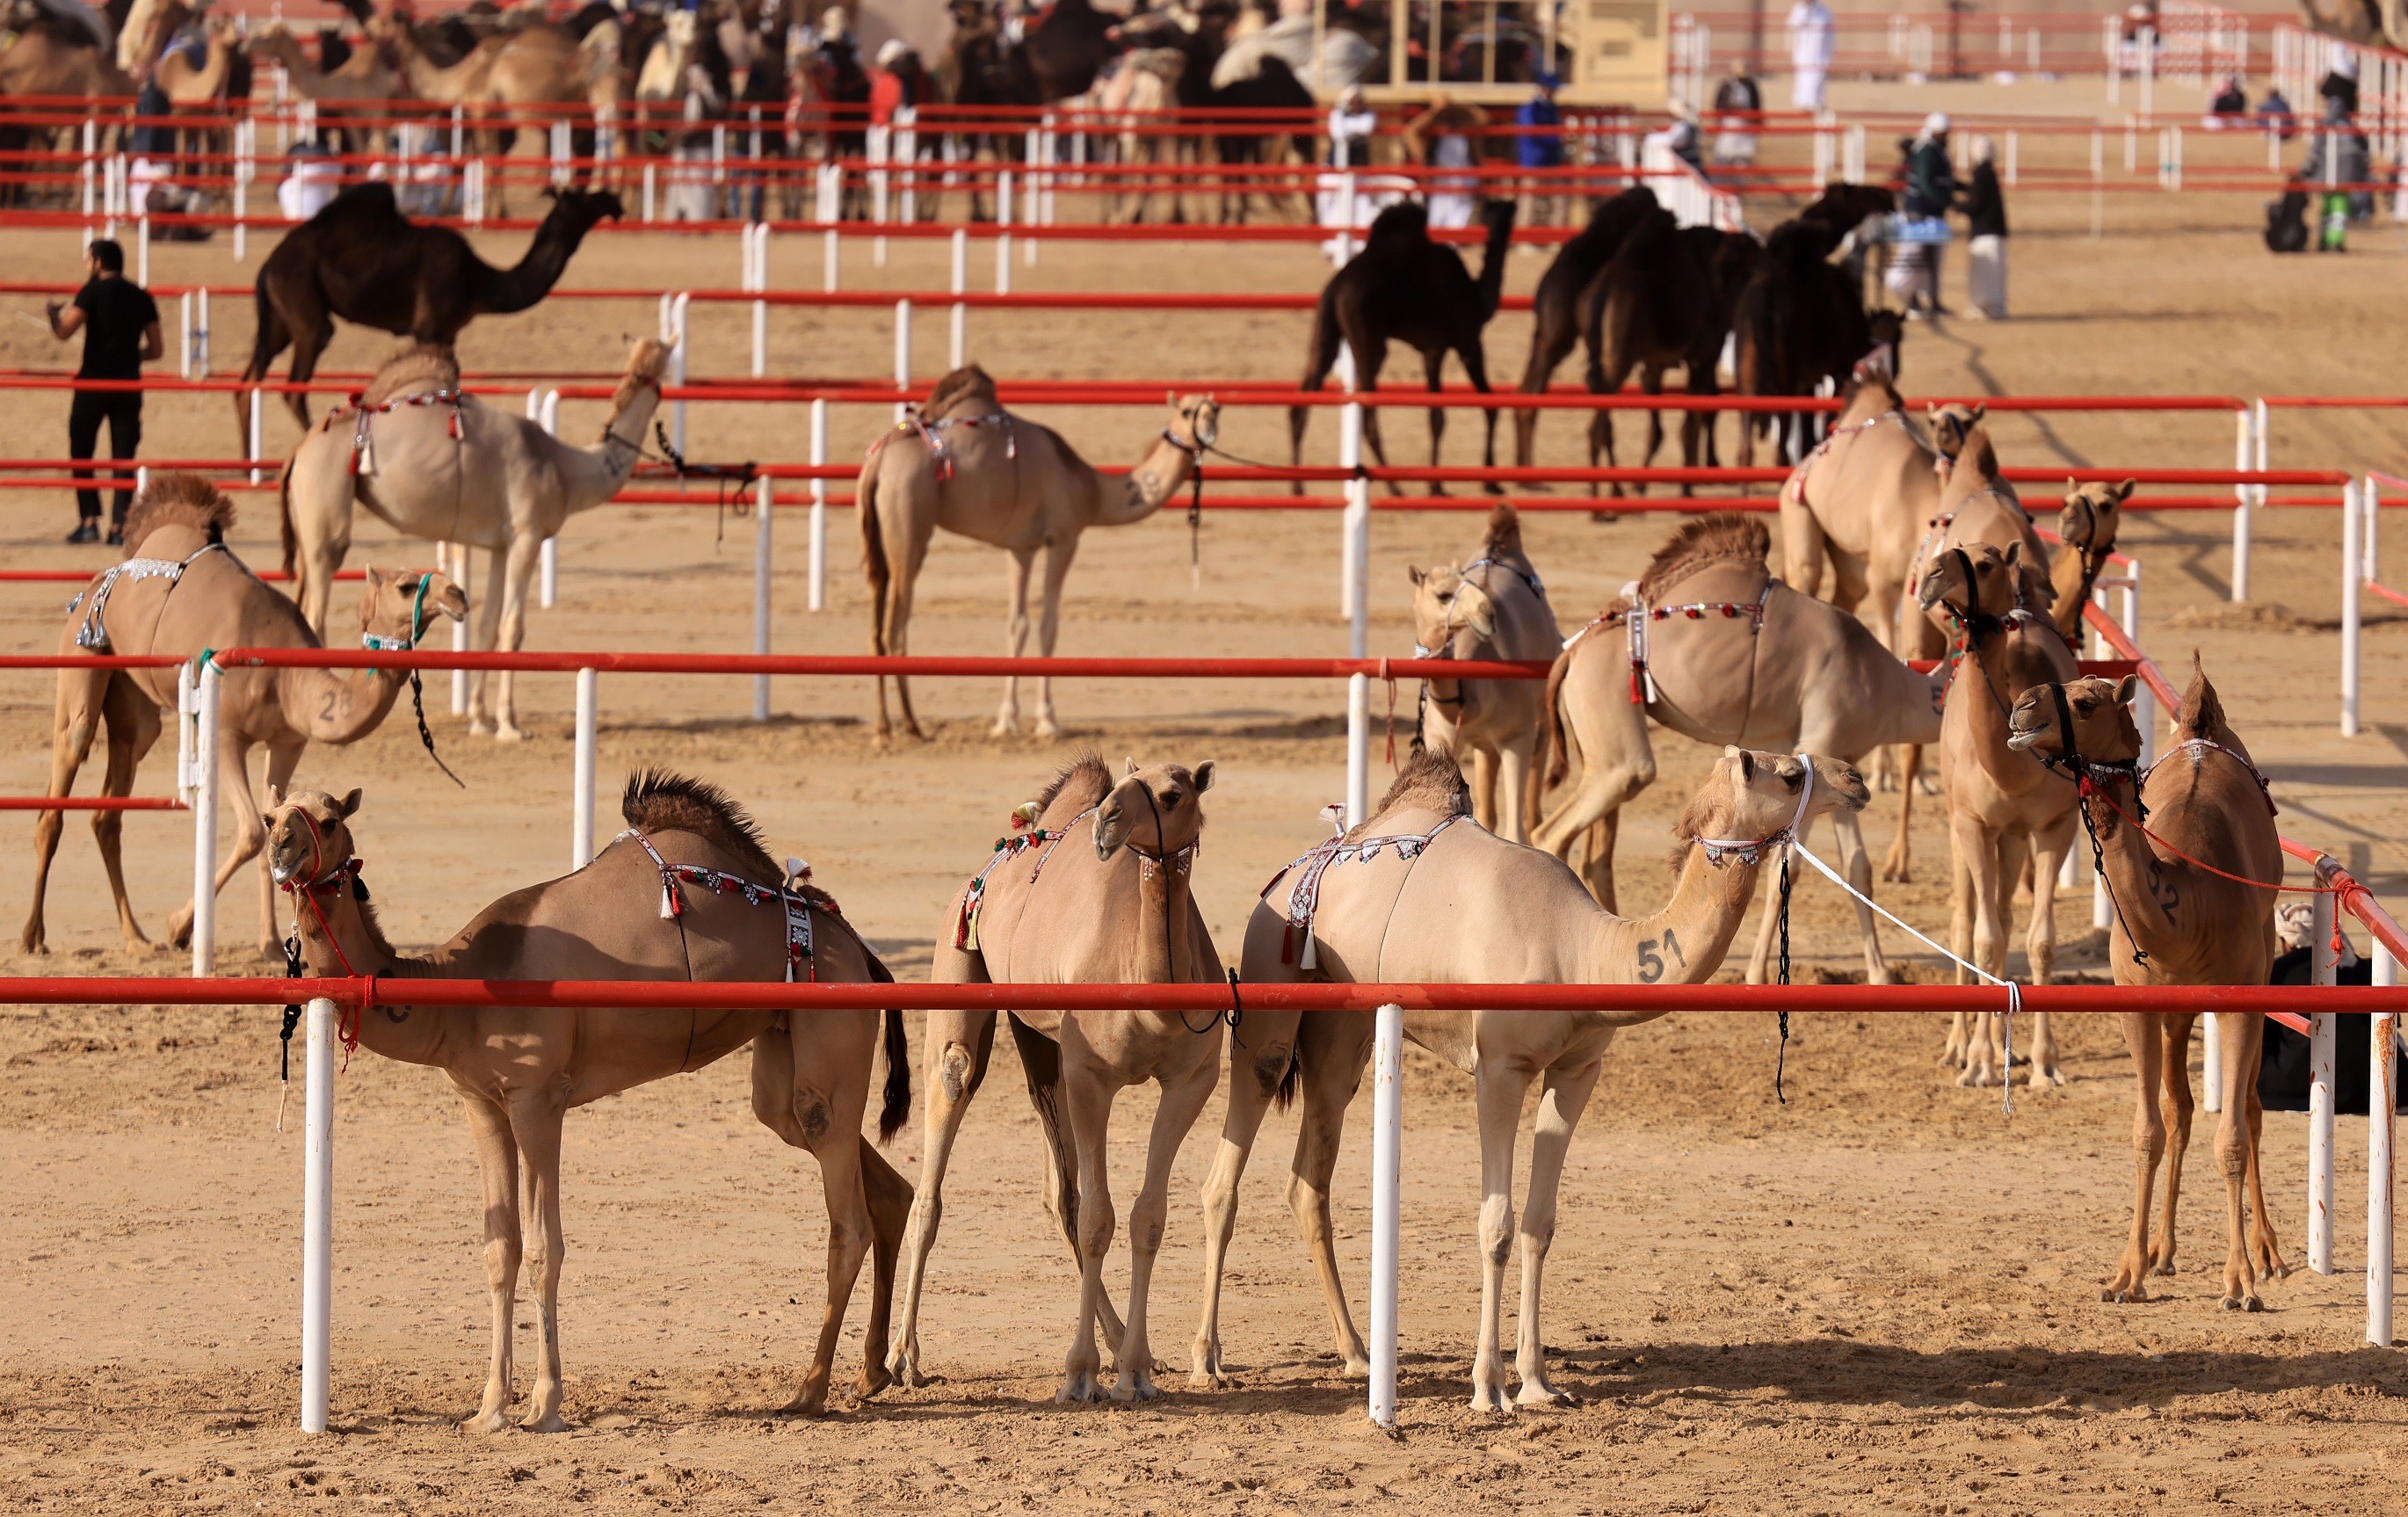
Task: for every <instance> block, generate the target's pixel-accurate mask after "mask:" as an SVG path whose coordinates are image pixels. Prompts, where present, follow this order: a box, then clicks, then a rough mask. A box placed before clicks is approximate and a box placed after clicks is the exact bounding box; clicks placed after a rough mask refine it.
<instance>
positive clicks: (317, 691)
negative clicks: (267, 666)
mask: <svg viewBox="0 0 2408 1517" xmlns="http://www.w3.org/2000/svg"><path fill="white" fill-rule="evenodd" d="M401 686H402V677H401V675H400V674H398V673H397V672H395V671H394V670H391V669H279V670H278V671H277V705H278V707H279V709H280V710H281V711H282V713H283V716H284V721H285V723H286V724H287V725H289V726H290V727H292V728H293V730H294V731H295V732H301V733H306V734H308V738H309V740H310V741H311V742H313V743H352V742H357V741H359V740H360V739H361V738H362V737H366V736H367V735H368V734H369V733H371V732H374V731H375V730H376V729H377V727H378V725H379V724H380V723H382V722H383V721H384V719H385V717H386V716H387V715H388V714H389V713H390V712H391V711H392V710H393V703H394V696H396V695H398V694H400V693H401Z"/></svg>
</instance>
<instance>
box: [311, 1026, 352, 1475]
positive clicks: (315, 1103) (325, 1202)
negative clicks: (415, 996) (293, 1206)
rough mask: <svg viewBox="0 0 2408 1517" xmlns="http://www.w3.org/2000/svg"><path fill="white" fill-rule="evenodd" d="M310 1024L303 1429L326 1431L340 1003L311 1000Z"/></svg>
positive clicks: (333, 1235) (333, 1236)
mask: <svg viewBox="0 0 2408 1517" xmlns="http://www.w3.org/2000/svg"><path fill="white" fill-rule="evenodd" d="M361 1014H362V1015H366V1012H365V1011H363V1012H362V1013H361ZM308 1023H309V1043H308V1053H307V1054H306V1056H305V1058H304V1064H303V1075H304V1085H303V1090H302V1097H301V1099H302V1113H303V1115H302V1160H301V1177H302V1178H301V1431H303V1432H305V1433H322V1432H324V1431H325V1430H326V1388H327V1381H328V1380H329V1379H330V1378H331V1377H330V1375H329V1358H330V1352H331V1349H332V1343H331V1339H332V1338H333V1327H334V1324H333V1320H332V1319H333V1311H332V1306H333V1302H334V1297H335V1045H336V1043H337V1041H339V1039H338V1038H337V1036H336V1032H337V1023H336V1012H335V1003H334V1002H332V1001H330V1000H327V999H326V998H325V997H323V996H320V997H319V998H318V999H316V1000H313V1001H311V1002H310V1003H309V1007H308Z"/></svg>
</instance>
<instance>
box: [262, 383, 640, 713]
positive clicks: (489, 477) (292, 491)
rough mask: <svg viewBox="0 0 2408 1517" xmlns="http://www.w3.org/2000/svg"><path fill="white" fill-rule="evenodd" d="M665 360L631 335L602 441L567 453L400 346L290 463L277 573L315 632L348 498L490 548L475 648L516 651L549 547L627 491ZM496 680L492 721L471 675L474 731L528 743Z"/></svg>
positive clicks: (501, 680)
mask: <svg viewBox="0 0 2408 1517" xmlns="http://www.w3.org/2000/svg"><path fill="white" fill-rule="evenodd" d="M668 358H669V350H668V349H667V347H666V346H664V345H663V344H662V343H660V342H658V341H656V340H654V339H653V338H651V337H642V338H638V340H637V342H636V346H635V351H634V352H633V353H632V354H631V355H630V356H629V358H628V360H627V373H626V377H625V378H624V379H621V380H620V381H619V389H618V392H617V394H614V395H613V396H612V397H611V403H610V419H609V422H605V423H604V424H603V427H602V436H601V440H600V441H599V443H598V444H597V445H596V446H595V447H592V448H575V447H571V446H570V445H568V444H567V443H565V442H563V441H561V440H560V439H559V438H557V437H555V436H552V434H551V433H549V432H546V431H545V430H544V429H543V427H542V426H541V424H540V423H538V422H531V421H528V420H527V419H525V418H524V417H522V416H513V415H511V414H510V413H509V411H506V410H500V409H497V408H494V407H491V406H487V405H485V404H484V403H483V402H481V401H480V400H478V399H477V398H476V397H475V396H474V395H469V394H462V393H461V390H460V369H459V365H458V364H457V363H456V362H455V361H454V360H453V358H452V351H451V350H450V349H448V348H429V347H416V346H411V347H405V348H404V349H403V350H402V351H401V352H400V353H399V354H398V355H396V356H395V357H394V359H393V360H392V361H391V362H389V363H387V364H386V365H384V366H383V367H382V368H380V369H379V370H378V371H377V376H376V378H375V379H372V380H371V381H369V384H368V387H367V390H366V392H365V393H364V394H363V395H362V397H361V400H360V403H359V404H358V405H357V406H353V407H337V408H335V409H334V410H331V411H329V412H328V413H327V414H326V416H325V418H324V419H323V420H322V421H321V422H319V423H318V425H317V426H316V427H315V428H313V429H312V430H311V431H310V432H309V433H308V435H307V436H304V437H303V438H302V439H301V443H300V446H298V447H297V448H295V449H294V451H293V456H292V457H291V458H290V459H289V460H287V461H286V463H285V465H284V566H285V568H286V569H287V571H289V572H291V573H292V574H294V577H295V583H294V593H295V595H294V598H295V599H297V600H298V601H299V602H300V605H301V608H302V610H303V612H304V614H305V615H307V616H308V619H309V623H310V624H311V625H312V626H322V625H323V624H324V622H325V616H326V598H327V595H328V594H329V593H330V592H331V589H332V587H333V584H334V580H335V571H336V570H337V569H339V568H341V567H342V565H343V555H344V554H345V553H347V552H349V551H351V505H352V502H353V501H354V500H356V501H357V502H358V503H359V504H361V505H363V506H366V508H368V509H369V510H370V511H372V512H374V513H375V514H376V515H377V516H379V517H381V518H382V519H383V520H384V521H385V522H387V523H388V524H390V525H391V526H393V527H394V529H395V530H397V531H400V532H403V533H407V534H409V536H411V537H425V538H427V539H429V540H431V541H436V542H456V543H464V544H466V545H467V546H469V547H471V548H482V549H484V550H486V570H485V583H486V585H487V586H489V587H491V588H489V589H488V591H487V594H486V596H485V604H484V607H483V608H482V610H481V612H480V615H479V616H478V618H477V624H476V627H475V638H474V641H475V645H476V647H478V648H479V649H494V648H498V649H504V650H508V651H517V649H518V648H519V646H520V644H521V643H522V642H523V641H524V640H525V637H526V606H527V582H528V580H530V579H532V578H533V577H534V574H535V569H536V564H537V561H538V556H539V553H540V551H541V549H542V547H543V540H544V539H545V538H546V537H556V536H558V535H559V532H560V529H561V527H562V526H563V524H564V523H566V522H567V520H568V518H569V517H571V516H573V515H575V514H576V513H577V512H579V511H584V510H591V509H593V508H595V507H596V506H601V505H605V504H607V503H608V502H609V499H610V497H611V496H613V495H615V494H618V493H619V489H620V487H621V486H622V485H624V484H625V483H626V482H627V477H628V475H629V474H631V473H632V472H633V471H634V469H635V466H636V458H637V456H638V454H639V453H641V452H642V451H643V447H644V428H645V426H646V425H647V424H648V423H650V422H651V421H652V411H653V410H654V408H657V407H658V406H659V404H660V399H661V371H662V370H663V369H664V368H666V367H667V365H668ZM496 591H497V592H498V594H496V593H495V592H496ZM496 680H497V682H498V684H499V687H500V691H499V694H498V695H496V696H495V700H494V703H493V708H492V714H491V715H490V716H489V715H488V714H487V708H486V691H485V679H484V675H483V673H482V672H481V671H480V672H479V673H477V674H474V675H472V676H471V677H470V680H469V698H468V727H469V730H470V731H471V732H491V733H493V734H494V735H495V736H496V737H500V738H502V739H503V740H505V741H515V740H517V739H518V738H520V737H523V736H525V735H524V734H523V732H522V731H521V730H520V728H519V721H518V704H517V701H516V699H515V697H514V694H513V691H512V684H513V680H512V676H511V674H510V671H509V670H507V669H505V670H502V671H500V673H499V674H498V675H497V677H496Z"/></svg>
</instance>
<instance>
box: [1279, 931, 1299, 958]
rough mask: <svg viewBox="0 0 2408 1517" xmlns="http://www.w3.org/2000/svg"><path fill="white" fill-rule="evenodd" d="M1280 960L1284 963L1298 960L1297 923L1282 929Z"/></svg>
mask: <svg viewBox="0 0 2408 1517" xmlns="http://www.w3.org/2000/svg"><path fill="white" fill-rule="evenodd" d="M1280 962H1281V963H1282V964H1294V963H1295V962H1296V924H1295V923H1288V924H1287V925H1286V926H1284V927H1282V928H1281V929H1280Z"/></svg>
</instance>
